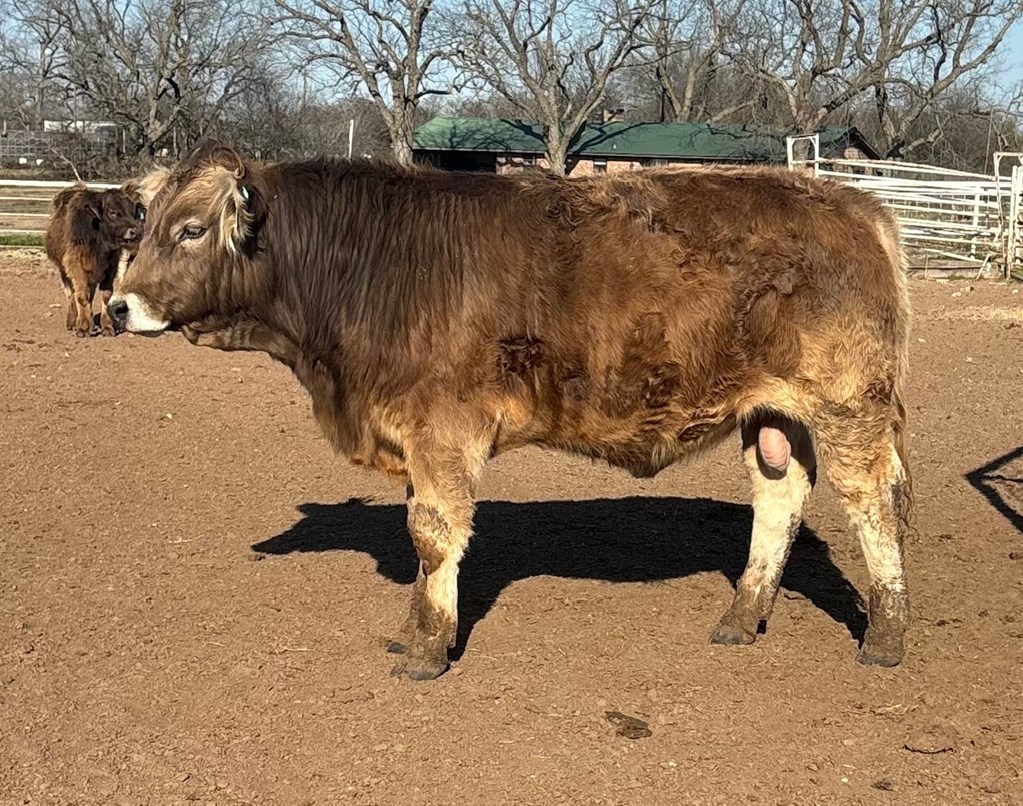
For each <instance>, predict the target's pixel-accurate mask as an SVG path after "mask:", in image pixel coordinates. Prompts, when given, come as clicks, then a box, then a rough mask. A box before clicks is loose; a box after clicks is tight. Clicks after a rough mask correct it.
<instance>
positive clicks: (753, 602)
mask: <svg viewBox="0 0 1023 806" xmlns="http://www.w3.org/2000/svg"><path fill="white" fill-rule="evenodd" d="M765 427H767V428H775V429H778V430H779V431H781V433H782V434H784V435H785V437H786V438H787V441H788V446H789V447H790V449H791V457H790V458H789V460H788V462H787V465H786V466H783V469H779V468H776V467H772V466H771V465H770V464H768V460H767V459H765V457H764V456H763V455H762V453H761V448H760V447H759V446H758V436H759V435H760V430H761V428H765ZM742 448H743V462H744V464H745V465H746V469H747V470H748V471H749V474H750V479H751V481H752V482H753V536H752V539H751V541H750V552H749V562H748V564H747V565H746V570H745V572H744V573H743V575H742V577H741V578H740V579H739V584H738V585H737V586H736V590H735V599H734V600H733V601H732V606H731V607H730V608H729V609H728V612H726V613H725V615H724V617H723V618H722V619H721V623H720V624H719V625H718V628H717V629H716V630H715V631H714V634H713V635H712V636H711V641H712V642H713V643H715V644H752V643H753V641H754V640H755V639H756V636H757V630H758V628H759V627H760V623H761V622H762V621H766V620H767V618H768V617H769V616H770V615H771V609H772V608H773V607H774V599H775V596H776V595H777V593H778V584H779V583H780V582H781V575H782V571H783V570H784V568H785V561H786V560H787V559H788V556H789V550H790V549H791V547H792V541H793V540H794V539H795V536H796V532H797V531H798V530H799V524H800V522H801V520H802V517H803V507H804V505H805V503H806V500H807V498H808V497H809V495H810V492H811V490H812V489H813V484H814V481H815V480H816V474H817V463H816V459H815V456H814V450H813V440H812V439H811V437H810V434H809V432H808V431H807V430H806V428H805V427H804V426H802V425H801V424H799V423H796V422H794V421H792V420H788V419H785V418H782V417H775V416H766V417H761V418H758V419H756V420H754V421H752V422H750V423H748V424H746V425H744V426H743V428H742Z"/></svg>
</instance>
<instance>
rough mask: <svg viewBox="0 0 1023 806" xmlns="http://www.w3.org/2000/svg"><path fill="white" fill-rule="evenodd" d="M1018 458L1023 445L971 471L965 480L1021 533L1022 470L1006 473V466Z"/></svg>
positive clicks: (1022, 513)
mask: <svg viewBox="0 0 1023 806" xmlns="http://www.w3.org/2000/svg"><path fill="white" fill-rule="evenodd" d="M1021 458H1023V445H1021V446H1020V447H1018V448H1016V449H1015V450H1012V451H1009V452H1008V453H1006V454H1002V455H1001V456H999V457H998V458H997V459H993V460H991V461H990V462H988V463H987V464H986V465H984V466H982V467H978V468H977V469H976V470H971V471H970V472H969V473H967V474H966V480H967V481H968V482H969V483H970V485H971V486H972V487H973V488H974V489H975V490H976V491H977V492H979V493H980V494H981V495H983V496H984V497H985V498H986V499H987V500H988V503H989V504H991V506H993V507H994V508H995V509H997V510H998V511H999V512H1001V513H1002V515H1004V516H1005V518H1006V520H1008V521H1009V523H1011V524H1012V525H1013V526H1014V527H1016V531H1017V532H1020V533H1021V534H1023V478H1021V475H1023V469H1016V470H1015V471H1010V472H1008V473H1007V472H1006V469H1007V468H1008V467H1009V465H1011V464H1012V463H1013V462H1015V461H1016V460H1017V459H1021ZM1013 473H1015V475H1014V474H1013Z"/></svg>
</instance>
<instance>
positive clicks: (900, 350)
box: [880, 210, 914, 534]
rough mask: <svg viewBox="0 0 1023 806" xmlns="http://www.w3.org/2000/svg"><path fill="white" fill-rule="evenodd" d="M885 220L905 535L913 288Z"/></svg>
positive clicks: (909, 504)
mask: <svg viewBox="0 0 1023 806" xmlns="http://www.w3.org/2000/svg"><path fill="white" fill-rule="evenodd" d="M884 212H885V221H884V224H883V225H882V226H881V227H880V235H881V241H882V243H883V245H884V247H885V251H886V252H887V253H888V257H889V260H890V264H891V269H892V273H893V275H894V277H893V279H894V281H895V286H894V288H895V297H896V299H895V300H894V301H893V306H892V308H893V316H894V319H895V322H896V324H895V327H894V328H893V330H894V334H895V343H894V344H893V345H892V347H893V348H894V350H895V377H894V383H893V385H892V396H891V405H892V441H893V444H894V448H895V453H896V455H897V456H898V460H899V464H900V465H901V466H902V474H901V478H900V480H899V481H898V482H897V485H896V486H897V488H898V489H895V490H894V491H893V493H894V495H895V498H896V511H897V514H898V517H899V520H900V521H901V524H902V528H903V531H904V533H905V534H912V533H913V531H914V518H913V476H912V473H911V471H910V467H909V454H908V451H907V449H906V432H907V429H908V422H907V421H908V412H907V410H906V399H905V388H906V384H907V376H908V374H909V331H910V321H911V318H912V313H911V310H910V303H909V287H908V284H907V268H908V261H907V260H906V253H905V251H904V250H903V248H902V238H901V233H900V227H899V223H898V220H897V219H896V218H895V216H894V215H893V214H892V212H891V211H890V210H885V211H884Z"/></svg>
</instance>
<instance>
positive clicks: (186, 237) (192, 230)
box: [178, 224, 206, 241]
mask: <svg viewBox="0 0 1023 806" xmlns="http://www.w3.org/2000/svg"><path fill="white" fill-rule="evenodd" d="M205 234H206V227H200V226H199V225H198V224H189V225H188V226H187V227H185V228H184V229H182V230H181V234H180V235H179V236H178V240H179V241H197V240H199V239H200V238H201V237H202V236H203V235H205Z"/></svg>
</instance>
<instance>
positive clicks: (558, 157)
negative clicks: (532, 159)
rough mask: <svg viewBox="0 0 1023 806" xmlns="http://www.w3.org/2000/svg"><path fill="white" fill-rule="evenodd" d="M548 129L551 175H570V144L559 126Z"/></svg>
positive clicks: (548, 160)
mask: <svg viewBox="0 0 1023 806" xmlns="http://www.w3.org/2000/svg"><path fill="white" fill-rule="evenodd" d="M545 128H546V129H547V132H546V134H547V137H546V140H547V154H546V155H545V156H546V157H547V168H548V170H550V172H551V173H553V174H557V175H558V176H564V175H565V174H567V173H568V142H567V140H566V138H565V137H564V136H563V135H562V134H561V131H560V130H559V129H558V127H557V126H551V125H548V126H546V127H545Z"/></svg>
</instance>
